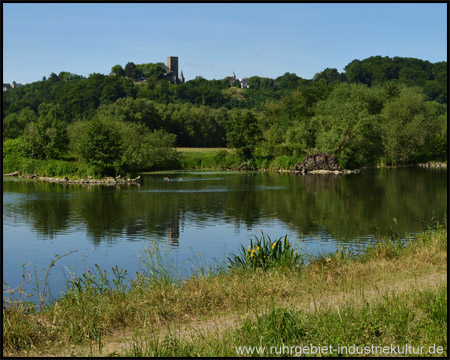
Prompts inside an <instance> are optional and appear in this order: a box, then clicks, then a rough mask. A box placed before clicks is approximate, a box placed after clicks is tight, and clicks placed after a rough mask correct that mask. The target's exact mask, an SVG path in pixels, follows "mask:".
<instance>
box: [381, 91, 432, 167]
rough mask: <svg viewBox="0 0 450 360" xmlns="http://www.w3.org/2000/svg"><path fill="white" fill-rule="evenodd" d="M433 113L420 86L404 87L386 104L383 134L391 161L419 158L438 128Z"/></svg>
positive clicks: (389, 161)
mask: <svg viewBox="0 0 450 360" xmlns="http://www.w3.org/2000/svg"><path fill="white" fill-rule="evenodd" d="M431 113H432V112H430V110H427V106H426V104H425V97H424V95H423V93H422V91H421V90H420V89H419V88H409V87H403V88H402V89H401V91H400V95H399V97H398V98H396V99H394V100H392V101H390V102H388V103H387V104H386V105H385V106H384V108H383V110H382V112H381V119H382V136H383V145H384V149H385V154H386V161H387V162H388V163H408V162H413V161H416V160H417V158H418V157H419V156H420V150H421V148H422V147H423V146H424V144H425V143H426V142H427V140H429V139H430V136H432V135H433V133H434V132H435V129H433V127H432V126H431V124H432V123H433V121H431V118H432V116H431V118H430V115H431Z"/></svg>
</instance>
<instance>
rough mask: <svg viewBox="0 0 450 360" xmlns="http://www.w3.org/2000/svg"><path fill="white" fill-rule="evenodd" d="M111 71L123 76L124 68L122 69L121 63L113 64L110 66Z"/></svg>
mask: <svg viewBox="0 0 450 360" xmlns="http://www.w3.org/2000/svg"><path fill="white" fill-rule="evenodd" d="M111 72H113V73H116V75H118V76H125V70H124V69H123V67H122V65H114V66H113V67H112V68H111Z"/></svg>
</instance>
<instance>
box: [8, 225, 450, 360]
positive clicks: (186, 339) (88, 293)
mask: <svg viewBox="0 0 450 360" xmlns="http://www.w3.org/2000/svg"><path fill="white" fill-rule="evenodd" d="M156 260H157V259H155V258H153V260H151V259H149V261H150V262H152V261H153V262H152V264H154V265H155V266H154V269H155V270H158V271H155V272H154V273H153V276H151V275H150V274H146V275H145V276H140V275H138V276H137V277H136V278H135V279H133V280H132V282H131V285H130V287H129V289H128V291H127V292H125V291H123V287H122V286H123V274H124V273H123V270H121V269H113V272H114V271H115V279H116V280H117V283H116V285H118V288H116V289H115V291H94V290H95V289H97V290H99V289H101V288H98V286H101V284H102V281H101V280H102V277H101V274H103V269H99V271H98V272H95V271H92V272H91V273H86V274H83V275H82V276H81V277H80V278H79V279H80V280H79V281H78V282H76V281H75V283H73V284H72V287H71V288H69V290H68V292H67V294H66V295H65V296H64V297H62V298H60V299H58V300H57V301H56V302H54V303H53V304H51V305H47V306H45V307H44V308H43V309H42V310H40V309H38V307H36V306H33V305H32V304H30V303H15V304H13V305H12V306H9V308H8V309H5V307H4V310H3V315H4V316H3V347H4V354H3V355H4V356H6V355H8V356H11V355H12V356H27V355H28V356H70V355H76V356H88V355H103V356H107V355H122V356H139V355H141V356H142V355H143V356H152V355H155V356H183V355H184V356H195V355H200V356H234V355H238V354H237V353H236V350H235V346H244V345H249V346H253V345H257V344H258V341H259V340H258V339H262V340H263V341H264V342H265V344H266V345H277V346H281V345H282V343H285V344H292V345H294V344H310V343H312V344H319V343H320V344H331V343H335V344H336V345H337V343H340V344H341V345H352V344H370V343H373V344H379V345H381V344H383V345H388V344H395V343H396V344H399V345H402V344H405V343H409V344H413V345H415V346H417V345H428V344H430V345H433V344H436V346H443V347H444V348H445V349H447V342H446V341H447V340H446V329H447V322H446V321H447V320H446V319H447V315H446V308H447V305H446V303H447V298H446V274H447V230H446V228H443V227H440V228H439V229H438V230H437V231H426V232H424V233H421V234H418V235H417V236H416V239H415V240H414V241H411V242H409V243H408V244H407V245H406V246H402V245H401V242H399V241H395V240H394V241H392V240H390V239H384V240H381V241H380V242H379V243H378V244H377V245H376V246H372V247H369V248H368V249H366V250H365V251H364V252H361V253H355V252H349V251H344V250H340V251H338V252H336V253H333V254H328V255H323V256H318V257H314V258H312V259H310V261H309V263H308V265H306V266H302V267H300V268H298V267H274V268H271V269H269V270H267V271H262V270H252V269H245V270H243V269H237V270H231V271H226V270H225V269H216V270H208V269H201V270H200V271H199V272H198V274H197V275H196V276H192V277H191V278H189V279H187V280H185V281H178V280H177V279H176V278H174V277H173V274H171V273H170V271H169V270H167V269H164V268H161V267H158V262H157V261H156ZM160 265H161V264H160V263H159V266H160ZM94 275H95V276H94ZM70 289H72V290H70ZM104 290H106V288H105V289H104ZM4 304H5V297H4ZM336 305H338V306H336ZM444 310H445V314H444ZM314 324H315V325H314ZM344 324H345V326H344ZM293 329H294V330H295V331H294V330H293ZM301 329H310V331H307V332H304V331H303V330H301ZM342 329H345V331H344V332H342ZM277 334H278V335H277ZM279 334H284V335H282V337H280V335H279ZM271 339H272V340H271ZM445 354H446V350H445Z"/></svg>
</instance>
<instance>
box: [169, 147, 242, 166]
mask: <svg viewBox="0 0 450 360" xmlns="http://www.w3.org/2000/svg"><path fill="white" fill-rule="evenodd" d="M176 150H177V151H178V152H179V153H180V154H181V161H180V162H181V166H182V168H183V169H184V170H191V169H214V170H216V169H222V170H223V169H227V168H233V167H237V166H239V165H240V164H241V162H240V160H239V159H238V158H237V156H236V154H235V153H234V151H233V150H232V149H227V148H176Z"/></svg>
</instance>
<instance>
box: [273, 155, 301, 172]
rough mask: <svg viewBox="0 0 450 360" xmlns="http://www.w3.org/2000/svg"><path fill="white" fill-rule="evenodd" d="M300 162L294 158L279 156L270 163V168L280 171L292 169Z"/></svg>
mask: <svg viewBox="0 0 450 360" xmlns="http://www.w3.org/2000/svg"><path fill="white" fill-rule="evenodd" d="M300 161H301V160H299V158H297V157H294V156H287V155H283V156H279V157H277V158H275V159H274V160H273V161H272V163H271V168H280V169H285V170H288V169H292V168H293V167H294V166H295V165H296V164H298V163H299V162H300Z"/></svg>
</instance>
